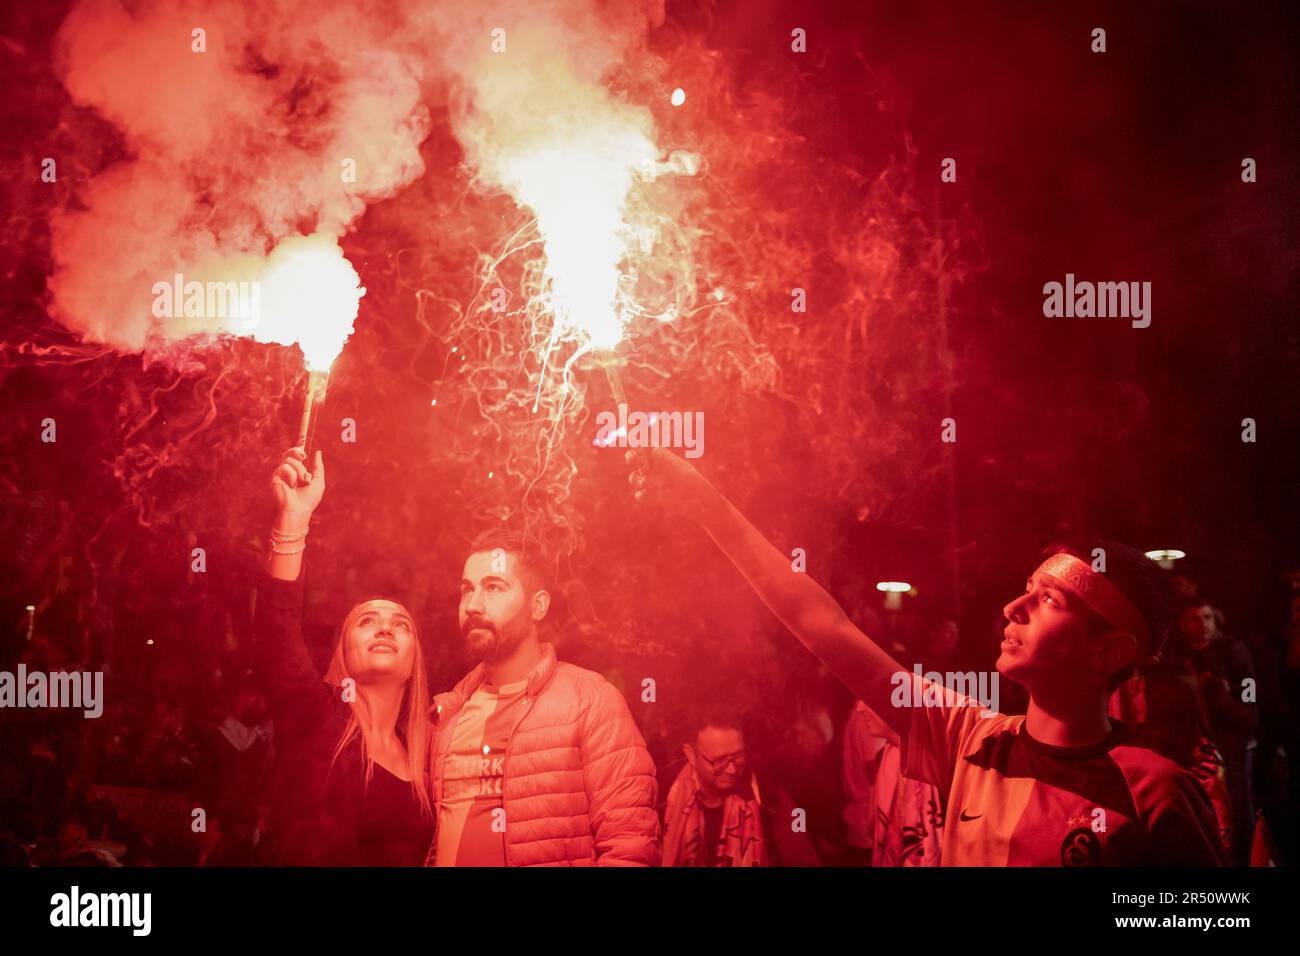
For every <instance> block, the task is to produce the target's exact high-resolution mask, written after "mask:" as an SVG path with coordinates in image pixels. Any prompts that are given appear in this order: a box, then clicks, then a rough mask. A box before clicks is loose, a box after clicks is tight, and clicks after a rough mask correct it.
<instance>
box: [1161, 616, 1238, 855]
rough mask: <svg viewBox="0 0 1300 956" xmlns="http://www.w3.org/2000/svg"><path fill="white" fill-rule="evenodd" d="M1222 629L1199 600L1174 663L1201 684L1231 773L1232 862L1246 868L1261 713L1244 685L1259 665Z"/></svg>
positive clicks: (1182, 623)
mask: <svg viewBox="0 0 1300 956" xmlns="http://www.w3.org/2000/svg"><path fill="white" fill-rule="evenodd" d="M1223 628H1224V617H1223V612H1222V611H1220V610H1219V609H1218V608H1216V607H1214V606H1213V605H1212V604H1209V603H1208V602H1205V601H1203V600H1200V599H1197V600H1196V601H1194V602H1193V603H1191V604H1188V605H1187V606H1185V607H1184V608H1183V610H1182V612H1181V614H1180V615H1179V617H1178V635H1177V639H1176V641H1175V648H1174V663H1175V666H1176V667H1178V668H1179V669H1181V670H1183V671H1184V672H1186V673H1189V674H1192V675H1194V676H1195V677H1196V679H1197V680H1198V681H1199V683H1200V688H1201V694H1202V697H1203V698H1204V700H1205V706H1206V711H1207V714H1208V716H1209V722H1210V731H1211V735H1212V736H1213V738H1214V742H1215V744H1216V745H1217V746H1218V748H1219V752H1220V753H1221V754H1222V755H1223V759H1224V763H1225V764H1226V766H1227V770H1228V792H1229V795H1230V796H1231V799H1232V824H1233V826H1232V830H1233V841H1232V862H1233V864H1234V865H1236V866H1245V865H1246V864H1247V863H1248V862H1249V859H1250V843H1251V838H1252V837H1253V835H1254V832H1255V828H1254V823H1255V809H1254V800H1253V799H1252V794H1251V751H1252V750H1253V748H1254V746H1255V739H1254V736H1255V731H1256V729H1257V728H1258V726H1259V714H1258V709H1257V707H1256V705H1255V703H1254V700H1253V697H1252V699H1250V700H1243V696H1245V694H1244V691H1245V689H1246V687H1248V686H1250V687H1253V685H1254V682H1255V662H1254V660H1253V658H1252V657H1251V655H1250V651H1249V649H1247V647H1246V645H1245V644H1243V643H1242V642H1241V641H1238V640H1236V639H1235V638H1232V637H1230V636H1228V634H1226V633H1225V632H1224V629H1223ZM1247 681H1250V682H1251V683H1250V684H1249V685H1248V684H1247V683H1246V682H1247Z"/></svg>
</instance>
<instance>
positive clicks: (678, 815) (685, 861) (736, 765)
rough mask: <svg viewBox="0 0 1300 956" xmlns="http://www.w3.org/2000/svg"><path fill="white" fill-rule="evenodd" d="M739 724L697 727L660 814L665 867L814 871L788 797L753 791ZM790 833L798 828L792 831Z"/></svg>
mask: <svg viewBox="0 0 1300 956" xmlns="http://www.w3.org/2000/svg"><path fill="white" fill-rule="evenodd" d="M737 723H738V721H732V720H729V719H726V718H709V719H707V720H705V721H702V722H701V723H700V725H699V728H698V730H697V731H696V733H695V736H694V738H693V740H691V741H690V742H688V743H687V744H686V745H685V746H684V747H683V748H682V752H683V753H684V754H685V756H686V766H684V767H683V768H682V771H681V773H679V774H678V775H677V779H676V780H675V781H674V782H673V785H672V788H671V789H670V790H669V791H668V802H667V805H666V807H665V809H664V858H663V865H664V866H817V865H819V863H820V861H819V860H818V858H817V854H816V853H815V851H814V850H813V848H812V844H811V842H809V840H808V838H807V836H806V834H805V833H804V832H803V831H802V827H801V826H800V824H801V822H802V821H801V820H800V819H799V816H800V815H797V814H795V813H794V812H793V811H794V808H792V807H790V806H789V803H790V801H789V798H788V797H786V795H785V794H784V792H782V791H781V790H780V789H779V788H777V787H775V786H774V785H772V784H770V783H769V784H767V785H766V786H764V787H762V788H760V786H759V782H758V775H757V774H756V773H755V772H754V769H753V768H752V767H751V766H750V763H749V757H748V754H747V753H746V751H745V737H744V735H743V734H742V733H741V731H740V728H739V727H738V726H736V724H737ZM796 827H799V829H798V830H796Z"/></svg>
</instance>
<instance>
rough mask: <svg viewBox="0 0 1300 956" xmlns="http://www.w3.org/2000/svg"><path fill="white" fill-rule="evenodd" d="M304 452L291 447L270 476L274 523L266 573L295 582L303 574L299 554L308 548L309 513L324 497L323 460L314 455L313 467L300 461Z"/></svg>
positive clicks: (304, 458)
mask: <svg viewBox="0 0 1300 956" xmlns="http://www.w3.org/2000/svg"><path fill="white" fill-rule="evenodd" d="M306 458H307V452H306V451H305V450H304V449H303V448H301V447H297V448H290V449H289V450H288V451H286V452H285V453H284V458H283V459H282V460H281V462H280V465H279V467H277V468H276V469H275V471H274V472H272V474H271V493H272V494H273V495H274V496H275V504H276V515H275V523H274V524H273V525H272V526H271V548H270V553H268V554H267V556H266V570H267V573H269V574H270V575H271V577H273V578H278V579H280V580H282V581H296V580H298V575H299V574H300V573H301V571H302V552H303V551H304V550H306V548H307V530H308V525H309V524H311V516H312V513H313V512H314V511H315V510H316V508H317V506H318V505H319V504H320V502H321V498H323V497H324V495H325V459H324V458H323V457H322V456H321V453H320V452H319V451H317V452H316V461H315V462H314V464H315V466H316V467H315V468H314V469H313V470H312V471H308V470H307V466H306V465H304V464H303V462H304V461H305V460H306Z"/></svg>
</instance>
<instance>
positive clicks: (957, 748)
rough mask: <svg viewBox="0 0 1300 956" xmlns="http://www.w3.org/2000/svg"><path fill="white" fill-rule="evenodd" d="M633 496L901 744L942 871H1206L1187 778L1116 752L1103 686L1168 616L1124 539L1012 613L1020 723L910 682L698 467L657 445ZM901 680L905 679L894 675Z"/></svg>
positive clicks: (1129, 666) (1064, 571)
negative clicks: (702, 545) (941, 802)
mask: <svg viewBox="0 0 1300 956" xmlns="http://www.w3.org/2000/svg"><path fill="white" fill-rule="evenodd" d="M628 460H629V461H630V462H632V463H633V465H634V469H635V470H634V471H633V473H632V475H631V476H630V478H629V481H630V482H631V484H632V486H633V488H634V489H635V497H636V498H637V499H638V500H642V499H645V498H646V497H647V496H650V497H652V498H659V499H662V500H664V501H670V502H672V503H673V506H674V507H675V508H677V509H678V510H679V511H680V513H681V514H682V515H683V516H684V517H687V518H689V519H690V520H693V521H695V522H696V523H698V524H699V525H700V526H701V527H702V528H703V529H704V530H705V532H706V533H707V534H708V535H709V536H710V537H711V538H712V539H713V541H714V543H716V544H717V545H718V547H719V548H720V549H721V550H722V551H723V553H724V554H726V555H727V557H728V558H730V559H731V561H732V563H733V564H735V565H736V567H737V569H738V570H739V571H740V572H741V574H743V575H744V576H745V578H746V580H747V581H748V582H749V584H750V586H751V587H753V589H754V591H755V592H756V593H757V594H758V596H759V597H760V598H761V599H762V600H763V602H764V603H765V604H767V606H768V607H769V608H770V609H771V610H772V612H773V613H774V614H776V616H777V617H778V618H780V619H781V621H782V622H783V623H784V624H785V625H786V627H788V628H789V629H790V631H791V632H792V633H793V634H794V635H795V637H797V638H798V639H799V641H800V642H801V643H803V645H804V646H805V647H807V648H808V649H809V650H810V651H812V652H813V653H814V654H816V655H817V656H818V657H820V658H821V659H822V661H824V662H825V663H826V665H827V666H828V667H830V668H831V669H832V670H833V671H834V672H835V674H836V675H837V676H838V677H839V678H840V679H841V680H842V681H843V682H844V683H845V684H846V685H848V687H849V689H850V690H852V691H853V692H854V693H855V694H856V695H857V696H858V697H860V698H861V699H862V700H863V701H864V702H865V703H866V704H867V705H868V706H869V707H871V708H872V709H873V710H874V711H875V712H876V713H877V714H879V715H880V716H881V717H883V718H885V720H886V721H887V722H888V723H889V724H890V726H891V727H893V729H894V730H895V731H896V732H897V733H898V735H899V737H900V739H901V741H902V756H903V765H904V768H905V769H904V773H905V774H906V775H907V776H909V777H912V778H914V779H919V780H922V781H925V782H927V783H930V784H933V785H934V786H936V787H938V788H939V790H940V792H942V793H943V794H945V796H946V797H947V821H946V826H945V829H944V838H943V848H942V857H943V865H945V866H1090V865H1107V866H1162V865H1165V866H1168V865H1174V866H1214V865H1220V864H1222V863H1223V862H1224V859H1223V852H1222V849H1221V848H1220V846H1219V844H1218V841H1217V839H1216V837H1215V833H1216V824H1215V822H1214V814H1213V811H1212V809H1211V808H1210V805H1209V802H1208V801H1207V800H1206V798H1205V796H1204V793H1203V792H1202V791H1201V789H1200V788H1199V787H1198V785H1197V783H1196V780H1195V778H1193V777H1192V775H1191V774H1190V773H1188V772H1187V771H1186V770H1183V769H1182V768H1181V767H1179V766H1178V765H1177V764H1175V763H1173V762H1172V761H1170V760H1167V759H1165V758H1163V757H1160V756H1158V755H1157V754H1155V753H1153V752H1152V751H1150V750H1145V749H1142V748H1139V747H1134V746H1131V745H1129V744H1127V743H1125V733H1126V732H1125V730H1124V728H1123V726H1122V725H1121V724H1118V723H1116V722H1114V721H1112V720H1111V719H1110V717H1109V715H1108V713H1107V701H1108V698H1109V696H1110V694H1111V692H1112V691H1113V690H1114V689H1115V688H1116V687H1118V686H1119V684H1120V683H1122V682H1123V681H1124V680H1125V679H1127V677H1128V676H1129V675H1130V674H1131V673H1132V671H1133V669H1134V668H1135V667H1136V666H1138V665H1139V664H1141V663H1143V662H1145V661H1147V660H1149V659H1150V657H1151V656H1152V655H1153V654H1154V653H1155V652H1156V651H1157V650H1158V649H1159V646H1160V639H1161V636H1162V629H1163V628H1164V626H1165V624H1166V621H1165V616H1166V614H1165V612H1164V610H1163V607H1162V601H1161V596H1160V588H1159V584H1160V582H1159V578H1158V577H1157V573H1156V571H1155V567H1154V566H1153V565H1152V564H1151V563H1150V562H1149V561H1147V559H1146V558H1145V557H1144V556H1142V555H1141V554H1140V553H1138V552H1135V551H1133V550H1132V549H1129V548H1126V547H1124V546H1122V545H1104V544H1100V543H1099V546H1101V547H1103V549H1104V550H1105V558H1106V562H1107V563H1106V570H1105V571H1101V570H1093V566H1092V563H1091V554H1089V559H1088V560H1085V559H1084V558H1083V557H1082V553H1069V552H1065V551H1062V552H1059V553H1056V554H1053V555H1051V556H1050V557H1048V558H1047V560H1045V561H1044V562H1043V563H1042V564H1041V565H1040V566H1039V567H1038V568H1037V569H1036V570H1035V571H1034V572H1033V573H1032V574H1031V575H1030V576H1029V579H1028V581H1027V583H1026V587H1025V591H1024V593H1023V594H1021V595H1020V596H1019V597H1017V598H1015V599H1014V600H1013V601H1011V602H1010V603H1009V604H1007V605H1006V606H1005V608H1004V609H1003V614H1004V616H1005V617H1006V621H1007V624H1006V627H1005V630H1004V636H1005V640H1003V642H1002V647H1001V656H1000V657H999V658H998V661H997V669H998V673H999V674H1001V675H1002V676H1003V677H1006V678H1008V679H1010V680H1014V681H1016V682H1018V683H1020V684H1022V685H1024V687H1025V688H1026V689H1027V690H1028V691H1029V697H1030V700H1029V708H1028V713H1027V714H1026V715H1024V716H1006V715H1003V714H991V715H989V716H981V714H982V713H986V712H985V711H984V710H983V707H982V706H980V705H979V703H978V702H976V701H973V700H970V699H968V698H966V697H964V696H962V695H961V694H957V693H954V692H952V691H951V690H948V689H943V688H928V687H924V686H914V687H913V689H912V690H913V692H912V694H911V695H909V696H908V698H907V699H909V700H912V701H915V702H918V704H921V706H915V707H908V708H899V707H896V706H894V704H893V700H894V699H897V698H896V697H895V696H894V694H893V691H894V689H895V688H896V687H897V681H898V680H899V679H903V680H913V681H916V682H917V684H918V685H919V684H924V683H927V682H925V681H924V679H922V678H919V677H915V676H914V675H910V674H909V672H907V671H906V670H905V669H904V668H903V667H902V666H901V665H899V663H898V662H897V661H895V660H894V659H893V658H892V657H891V656H890V655H889V654H888V653H887V652H886V651H885V650H883V649H882V648H880V647H879V646H878V645H876V644H875V643H874V642H873V641H872V640H871V639H870V638H868V637H867V635H865V634H863V633H862V632H861V631H860V630H859V629H858V628H857V627H856V626H855V625H854V624H853V622H852V621H851V620H850V619H849V617H848V615H847V614H845V613H844V610H843V609H842V608H841V607H840V606H839V604H837V603H836V601H835V599H834V598H832V597H831V596H830V594H828V593H827V592H826V591H825V590H824V589H823V588H822V587H821V586H820V585H818V584H817V582H816V581H814V580H813V579H812V577H811V576H810V575H808V574H806V573H796V572H795V571H793V570H792V568H791V564H790V559H789V558H788V557H787V556H786V555H785V554H783V553H782V552H781V551H780V550H778V549H777V548H775V547H774V546H773V545H771V544H770V543H769V542H768V541H766V540H765V539H764V538H763V536H762V534H760V533H759V531H758V530H757V529H756V528H754V526H753V525H752V524H750V523H749V521H748V520H747V519H746V518H745V516H744V515H742V514H741V513H740V511H738V510H737V509H736V508H735V506H733V505H732V504H731V502H729V501H727V499H726V498H725V497H723V496H722V495H721V494H720V493H719V492H718V491H717V490H716V489H714V488H713V486H712V485H710V484H709V482H708V481H707V480H706V479H705V478H704V477H703V476H702V475H700V474H699V472H697V471H696V470H695V469H694V468H693V467H691V465H690V464H689V463H687V462H685V461H683V460H682V459H680V458H677V457H676V456H674V455H672V454H671V453H669V452H666V451H664V450H663V449H650V450H648V451H638V452H633V453H630V454H629V455H628ZM898 675H902V676H901V677H899V676H898Z"/></svg>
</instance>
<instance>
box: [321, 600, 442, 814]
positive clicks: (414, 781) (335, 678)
mask: <svg viewBox="0 0 1300 956" xmlns="http://www.w3.org/2000/svg"><path fill="white" fill-rule="evenodd" d="M377 600H384V601H387V602H388V603H389V604H392V605H394V606H396V607H397V608H398V609H399V610H400V611H401V612H402V613H403V614H405V615H406V616H407V617H408V618H410V621H411V637H412V639H413V640H414V642H415V653H414V656H413V659H412V661H411V676H410V678H408V679H407V681H406V686H405V689H404V690H403V692H402V706H401V709H400V710H399V711H398V721H399V722H400V721H401V720H402V715H403V713H405V717H406V720H405V726H404V731H405V735H406V755H407V763H408V766H409V767H410V770H411V789H412V791H414V793H415V798H416V800H417V801H418V802H419V806H420V810H421V811H422V812H423V813H424V814H425V815H427V816H432V815H433V804H432V802H431V801H430V799H429V780H428V771H429V717H428V712H429V679H428V677H427V675H426V674H425V670H424V650H423V648H422V647H421V646H420V632H419V629H418V628H417V627H416V624H415V616H414V615H413V614H411V612H409V611H408V610H406V608H404V607H403V606H402V605H401V604H398V603H397V602H396V601H389V600H388V599H387V598H372V599H370V600H366V601H362V602H360V603H359V604H357V605H355V606H354V607H353V608H352V610H350V611H348V613H347V616H346V617H344V618H343V625H342V626H341V627H340V628H339V639H338V642H337V643H336V644H335V645H334V654H333V656H332V657H331V658H330V666H329V669H328V670H327V671H326V672H325V681H326V683H328V684H329V685H330V686H331V687H335V688H337V687H339V686H341V685H342V683H343V679H344V678H346V677H348V676H349V675H348V665H347V655H346V651H347V643H348V634H349V633H350V632H351V630H352V626H353V625H354V624H355V623H356V622H357V619H358V618H359V617H360V616H361V615H362V614H363V613H364V612H365V611H367V610H368V609H369V606H370V605H371V604H373V603H374V602H375V601H377ZM348 707H349V708H350V711H351V712H350V713H349V714H348V721H347V726H346V727H344V728H343V735H342V736H341V737H339V742H338V745H337V746H335V748H334V756H333V758H332V759H331V760H330V770H333V769H334V764H335V762H336V761H337V760H338V759H339V754H341V753H342V752H343V750H344V748H345V747H347V745H348V744H349V743H351V742H352V740H353V738H356V737H359V738H360V739H361V759H362V762H363V763H364V764H365V768H366V772H365V782H366V784H367V785H368V784H369V783H370V780H371V778H372V777H374V775H375V759H374V757H372V756H371V754H370V748H369V747H367V746H366V735H367V734H368V733H369V732H370V730H371V729H372V727H373V723H374V721H373V718H372V716H371V713H370V703H369V701H367V700H366V695H365V693H364V691H363V690H362V689H361V687H359V686H358V687H357V694H356V700H353V701H349V702H348Z"/></svg>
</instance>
